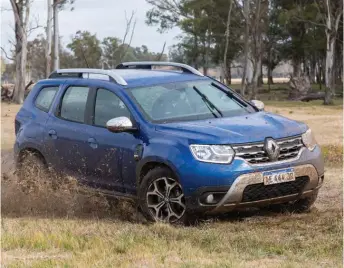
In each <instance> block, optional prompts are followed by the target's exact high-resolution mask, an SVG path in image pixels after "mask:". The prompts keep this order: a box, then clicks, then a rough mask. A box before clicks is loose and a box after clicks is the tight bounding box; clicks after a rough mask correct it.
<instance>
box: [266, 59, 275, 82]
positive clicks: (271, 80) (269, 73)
mask: <svg viewBox="0 0 344 268" xmlns="http://www.w3.org/2000/svg"><path fill="white" fill-rule="evenodd" d="M267 67H268V68H267V69H268V84H269V85H273V83H274V80H273V78H272V69H271V65H270V64H268V66H267Z"/></svg>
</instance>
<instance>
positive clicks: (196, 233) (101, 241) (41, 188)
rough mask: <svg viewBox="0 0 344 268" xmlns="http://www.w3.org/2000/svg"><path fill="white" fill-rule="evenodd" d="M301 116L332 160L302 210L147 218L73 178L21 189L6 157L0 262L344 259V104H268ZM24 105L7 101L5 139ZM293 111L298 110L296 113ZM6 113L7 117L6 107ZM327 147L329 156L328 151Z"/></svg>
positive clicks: (242, 263) (207, 263)
mask: <svg viewBox="0 0 344 268" xmlns="http://www.w3.org/2000/svg"><path fill="white" fill-rule="evenodd" d="M267 109H268V110H270V111H272V112H276V111H277V112H278V113H280V114H282V115H285V116H287V117H291V118H293V119H297V120H300V121H305V122H306V123H307V124H309V125H310V126H311V128H312V129H313V130H314V132H315V135H316V138H317V140H318V142H319V143H320V145H321V146H322V147H323V148H324V153H325V157H327V160H328V164H329V165H328V166H327V168H326V174H325V175H326V177H325V178H326V180H325V184H324V186H323V188H322V189H321V191H320V194H319V198H318V200H317V202H316V206H315V208H314V209H313V210H312V211H311V212H310V213H306V214H275V213H272V212H267V211H262V210H261V211H257V212H241V213H232V214H229V215H227V216H224V217H221V218H218V219H215V218H212V219H208V220H206V221H204V222H201V223H200V224H199V225H196V226H192V227H182V226H178V227H176V226H169V225H165V224H147V223H146V222H145V221H144V220H142V219H141V218H140V217H139V214H137V213H135V208H134V207H133V206H132V205H131V204H130V203H125V202H111V203H109V202H108V200H106V199H105V198H104V197H103V196H101V195H99V194H95V193H94V192H90V191H87V190H85V189H84V188H80V186H78V185H76V184H75V181H74V180H73V179H71V178H55V180H56V179H57V180H58V181H60V182H61V183H59V184H58V185H57V186H56V185H54V186H53V185H52V184H51V182H49V181H45V183H43V182H44V180H39V181H38V182H35V185H36V186H37V187H36V188H34V190H32V191H30V193H29V194H27V193H23V192H22V191H20V189H21V188H20V185H21V184H20V183H18V181H17V178H16V176H14V175H13V163H12V162H11V161H12V160H11V155H10V154H9V153H4V154H3V157H2V187H1V201H2V203H1V209H2V225H1V232H2V256H1V262H2V264H3V265H4V267H342V204H343V200H342V179H343V178H342V174H343V173H342V167H341V161H340V160H338V158H339V157H340V154H341V153H342V149H341V148H342V147H341V146H342V139H343V136H342V117H341V114H342V110H340V109H333V108H323V107H316V108H313V107H312V106H310V107H301V108H300V107H299V108H297V109H296V108H295V109H293V107H287V108H281V107H268V108H267ZM17 110H18V106H14V105H4V104H3V105H2V117H1V120H2V131H1V133H2V148H5V149H6V148H11V147H12V144H13V141H14V134H13V132H14V129H13V126H14V119H13V118H14V114H15V113H16V111H17ZM290 111H293V112H292V113H290ZM6 114H7V116H6ZM326 155H327V156H326Z"/></svg>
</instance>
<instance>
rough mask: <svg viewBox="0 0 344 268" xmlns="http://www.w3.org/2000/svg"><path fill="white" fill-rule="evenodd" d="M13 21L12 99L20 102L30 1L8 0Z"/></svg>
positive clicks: (22, 92)
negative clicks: (14, 68) (13, 65)
mask: <svg viewBox="0 0 344 268" xmlns="http://www.w3.org/2000/svg"><path fill="white" fill-rule="evenodd" d="M10 2H11V6H12V10H13V14H14V21H15V37H16V45H15V65H16V79H15V88H14V93H13V101H14V102H16V103H18V104H21V103H23V101H24V90H25V78H26V63H27V26H28V22H29V16H30V4H31V2H30V1H26V2H17V1H15V0H10Z"/></svg>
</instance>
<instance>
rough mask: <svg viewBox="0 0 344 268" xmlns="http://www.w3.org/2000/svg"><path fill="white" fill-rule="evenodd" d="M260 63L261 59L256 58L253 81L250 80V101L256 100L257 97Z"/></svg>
mask: <svg viewBox="0 0 344 268" xmlns="http://www.w3.org/2000/svg"><path fill="white" fill-rule="evenodd" d="M261 63H262V58H261V57H258V59H257V62H256V63H255V66H254V67H255V68H254V70H253V79H252V88H251V99H252V100H254V99H257V95H258V84H259V83H258V82H259V81H258V80H259V78H260V71H261V70H260V65H261Z"/></svg>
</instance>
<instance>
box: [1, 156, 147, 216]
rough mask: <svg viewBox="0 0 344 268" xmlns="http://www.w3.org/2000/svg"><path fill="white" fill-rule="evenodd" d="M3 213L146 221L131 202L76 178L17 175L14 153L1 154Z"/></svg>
mask: <svg viewBox="0 0 344 268" xmlns="http://www.w3.org/2000/svg"><path fill="white" fill-rule="evenodd" d="M1 156H2V157H1V168H2V169H1V214H2V216H3V217H24V216H30V217H31V216H33V217H44V218H62V217H63V218H65V217H67V218H97V219H99V218H107V219H111V220H116V219H119V220H126V221H133V222H137V221H138V222H142V221H143V219H142V217H141V216H140V215H139V213H137V210H136V208H135V207H134V205H133V204H132V203H130V202H128V201H123V200H116V199H109V198H106V197H105V196H104V195H102V194H101V193H99V192H97V191H95V190H93V189H90V188H87V187H85V186H82V185H80V184H78V182H77V181H76V180H75V179H74V178H72V177H61V176H57V175H55V174H51V173H49V176H43V173H42V175H39V176H29V177H27V178H25V180H22V179H19V178H18V177H17V176H16V174H15V165H14V158H13V154H12V152H10V151H2V152H1Z"/></svg>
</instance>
